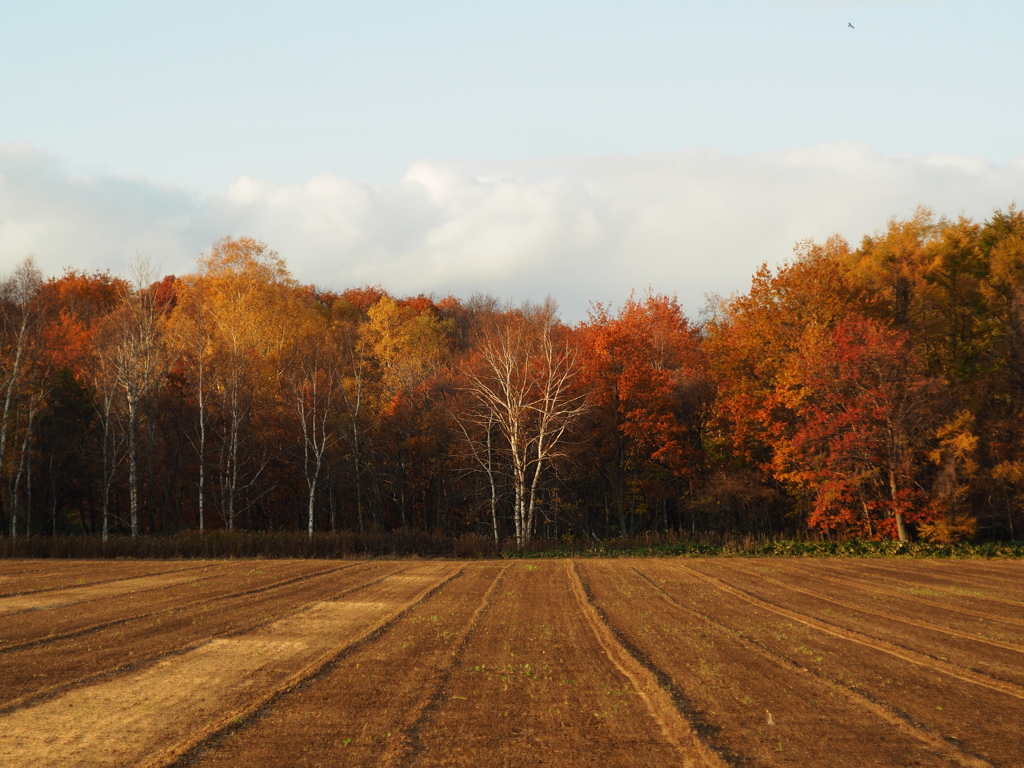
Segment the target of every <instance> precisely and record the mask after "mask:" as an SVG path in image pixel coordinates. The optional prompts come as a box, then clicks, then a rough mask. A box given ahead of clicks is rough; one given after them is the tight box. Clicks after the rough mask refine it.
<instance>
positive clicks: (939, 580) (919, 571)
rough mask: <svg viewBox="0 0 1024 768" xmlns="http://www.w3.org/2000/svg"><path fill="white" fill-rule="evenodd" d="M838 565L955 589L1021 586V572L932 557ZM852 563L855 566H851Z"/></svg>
mask: <svg viewBox="0 0 1024 768" xmlns="http://www.w3.org/2000/svg"><path fill="white" fill-rule="evenodd" d="M834 565H835V566H836V567H837V568H838V569H840V570H851V571H853V572H860V573H865V574H875V575H878V576H882V577H889V576H895V577H897V578H902V579H904V580H908V581H914V580H915V579H917V580H920V581H921V582H922V583H923V584H925V585H930V584H932V583H936V584H946V585H948V588H950V589H952V590H954V591H955V590H957V589H965V588H967V589H989V590H993V591H996V592H999V591H1002V590H1006V589H1010V590H1013V591H1018V590H1019V581H1017V579H1019V576H1018V575H1017V574H1012V575H1010V576H1009V577H1006V578H1004V577H1001V576H998V575H993V574H984V573H978V572H977V571H969V570H965V569H963V568H957V567H955V566H956V565H957V564H956V563H943V564H941V565H940V564H939V563H936V562H934V561H928V560H913V561H911V562H909V563H900V564H899V566H897V567H893V566H892V565H891V564H890V563H889V562H887V561H880V562H879V561H870V560H869V561H858V562H856V563H849V562H838V563H834ZM851 566H852V567H851Z"/></svg>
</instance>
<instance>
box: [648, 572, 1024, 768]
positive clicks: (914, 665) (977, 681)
mask: <svg viewBox="0 0 1024 768" xmlns="http://www.w3.org/2000/svg"><path fill="white" fill-rule="evenodd" d="M672 570H674V571H675V575H674V576H673V574H672V573H671V571H669V572H668V573H667V574H666V576H668V577H669V578H668V580H667V582H666V584H665V585H664V586H665V589H666V591H668V592H670V593H672V594H673V596H674V597H676V598H677V599H681V600H690V601H694V602H696V603H697V604H698V605H699V606H700V608H701V610H702V611H703V612H705V613H707V614H709V615H714V616H715V617H716V619H717V620H718V621H720V622H721V623H722V624H724V625H726V626H728V627H730V628H731V629H733V630H734V631H737V632H740V633H742V634H743V636H744V637H745V638H746V639H748V640H750V641H752V642H754V643H756V644H758V645H760V646H761V647H763V648H765V649H766V650H768V651H770V652H772V653H774V654H776V655H778V656H781V657H783V658H786V659H788V660H790V661H791V662H792V663H793V664H795V665H797V666H799V667H801V668H806V669H808V671H810V672H812V673H814V674H817V675H820V676H822V677H823V678H825V679H828V680H831V681H832V682H834V683H835V684H837V685H841V686H844V687H847V688H849V689H850V690H852V691H854V692H856V693H858V694H860V695H863V696H865V697H866V698H868V699H870V700H871V701H873V702H876V703H878V704H880V705H881V706H883V707H884V708H885V709H887V710H889V711H890V712H893V713H895V714H896V715H898V716H900V717H902V718H903V719H905V720H906V721H907V722H909V723H912V724H914V725H915V726H917V727H920V728H921V729H923V731H924V732H925V733H928V734H931V735H933V736H936V737H940V738H942V739H943V740H946V741H948V742H951V743H953V744H958V745H960V746H961V748H962V749H963V751H964V753H965V754H969V755H971V754H973V755H977V756H980V757H981V758H984V759H987V760H990V761H994V762H996V763H997V764H1006V765H1013V764H1014V763H1015V762H1016V761H1017V757H1018V756H1019V755H1020V754H1024V731H1021V729H1020V728H1019V727H1018V725H1017V724H1019V723H1020V722H1024V697H1020V694H1024V690H1022V689H1020V688H1019V687H1017V686H1014V685H1012V684H1010V683H1005V682H1002V681H998V680H992V679H991V678H988V677H987V676H985V675H982V674H980V673H977V672H974V671H972V670H970V669H966V668H963V667H959V666H957V665H955V664H951V663H949V662H946V661H944V660H941V659H934V658H932V657H930V656H927V655H925V654H920V653H914V652H908V651H907V650H906V649H903V648H900V647H898V646H897V645H895V644H893V643H888V642H885V641H884V640H882V641H879V640H876V639H874V638H872V637H868V636H866V635H864V634H861V633H854V632H851V631H849V630H845V629H842V628H839V627H836V626H835V625H829V624H828V623H827V622H824V621H820V620H818V619H814V618H811V617H802V616H800V615H799V614H797V613H796V612H788V611H785V609H779V608H777V607H775V606H772V605H770V604H768V603H766V602H765V601H760V600H759V599H758V598H756V597H753V596H751V595H748V594H746V593H743V592H742V591H741V590H736V589H734V588H731V587H729V585H728V584H727V583H726V582H724V581H722V580H720V579H717V576H715V577H712V580H711V581H708V580H706V578H705V579H702V581H704V583H705V584H709V585H710V586H716V587H717V589H716V590H713V591H711V592H710V593H707V592H705V591H703V590H701V591H696V590H693V588H692V579H691V578H689V576H690V574H692V575H694V576H697V573H698V570H699V571H701V572H705V571H706V572H709V573H710V572H711V571H716V572H718V574H720V575H725V572H726V571H728V570H729V564H728V562H722V563H719V562H716V561H710V560H705V561H695V562H687V563H685V564H684V563H682V562H679V561H677V563H675V564H673V568H672ZM663 578H664V576H663ZM698 578H700V577H699V576H698Z"/></svg>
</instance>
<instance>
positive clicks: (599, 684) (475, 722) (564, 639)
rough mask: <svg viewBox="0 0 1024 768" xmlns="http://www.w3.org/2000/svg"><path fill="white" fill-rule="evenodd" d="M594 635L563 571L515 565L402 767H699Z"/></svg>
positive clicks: (549, 565)
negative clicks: (667, 732)
mask: <svg viewBox="0 0 1024 768" xmlns="http://www.w3.org/2000/svg"><path fill="white" fill-rule="evenodd" d="M595 630H596V628H595V627H594V626H593V625H592V624H591V621H590V617H588V615H587V613H586V612H585V611H584V610H583V608H582V606H581V605H580V604H579V601H578V600H577V597H576V595H575V594H574V591H573V584H572V580H571V578H570V573H569V572H568V571H567V569H566V567H565V565H564V564H563V563H559V562H553V561H542V562H538V563H536V564H533V563H516V564H515V565H513V566H512V568H511V569H510V570H509V572H508V574H507V576H506V578H505V580H504V581H503V582H502V584H501V586H500V588H499V589H498V590H497V593H496V594H495V596H494V598H493V599H492V601H491V608H490V610H489V611H488V612H487V613H486V614H485V615H484V616H483V617H482V618H481V620H480V623H479V625H478V627H477V629H476V632H474V634H473V636H472V637H471V638H470V640H469V643H468V645H467V647H466V650H465V653H464V654H463V655H462V657H461V658H460V660H459V663H458V664H457V666H456V667H455V668H454V669H453V670H452V674H451V677H450V679H448V680H447V681H446V682H445V684H444V685H443V686H442V688H441V689H440V690H439V692H438V693H437V695H436V696H435V698H434V700H433V701H432V702H431V704H430V705H429V706H428V708H427V712H426V716H425V717H424V718H423V720H422V721H421V722H420V724H419V726H418V728H417V731H416V733H415V735H414V737H413V740H412V744H411V749H410V754H409V755H408V757H407V759H406V760H405V761H404V762H403V763H402V764H406V765H415V766H420V765H423V766H426V765H431V766H433V765H448V766H477V765H487V766H513V765H514V766H527V765H544V766H551V765H561V766H650V765H666V766H668V765H672V766H678V765H686V764H690V765H695V764H696V765H699V764H700V762H699V761H700V754H699V753H697V752H694V753H691V754H689V755H686V756H684V755H681V754H680V753H679V751H678V749H677V746H676V745H675V744H673V743H672V742H671V741H670V740H669V739H667V738H666V736H665V734H664V732H663V729H662V727H661V725H660V723H659V720H658V718H657V714H660V713H656V712H652V710H651V708H650V704H649V701H648V700H647V699H645V697H644V696H642V695H640V694H639V693H638V691H637V690H636V688H635V683H634V681H633V680H631V679H630V677H629V676H628V675H627V674H625V673H624V672H623V671H622V670H621V669H620V668H619V667H618V666H617V665H616V663H615V662H614V661H613V660H611V659H609V657H608V652H607V650H606V649H605V647H604V646H603V645H602V643H601V640H600V639H599V632H598V631H595ZM667 714H671V713H667Z"/></svg>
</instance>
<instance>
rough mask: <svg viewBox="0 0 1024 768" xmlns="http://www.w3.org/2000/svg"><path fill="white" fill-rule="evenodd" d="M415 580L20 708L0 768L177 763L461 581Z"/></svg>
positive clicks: (430, 574) (427, 573)
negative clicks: (442, 588)
mask: <svg viewBox="0 0 1024 768" xmlns="http://www.w3.org/2000/svg"><path fill="white" fill-rule="evenodd" d="M406 573H410V574H411V575H399V576H391V577H389V578H385V579H383V580H382V581H381V582H380V583H378V584H377V585H375V586H374V587H373V589H372V590H369V591H366V590H363V591H361V592H360V594H359V600H353V599H346V600H342V601H328V602H323V601H319V602H317V603H316V604H314V605H312V606H310V607H309V608H307V609H305V610H303V611H300V612H298V613H291V614H289V615H288V616H286V617H284V618H282V619H280V620H278V621H275V622H273V623H272V624H270V625H268V626H265V627H263V628H262V629H260V630H258V631H252V632H247V633H245V634H244V635H241V636H236V637H233V638H222V639H218V640H214V641H211V642H208V643H204V644H203V645H202V646H201V647H198V648H195V649H193V650H191V651H189V652H187V653H183V654H180V655H176V656H175V657H173V658H169V659H165V660H163V661H162V662H161V663H160V664H157V665H150V666H149V667H148V668H147V669H145V670H140V671H138V672H137V673H136V674H132V675H128V676H122V677H119V678H116V679H114V680H111V681H109V682H106V683H102V684H97V685H93V686H89V687H87V688H82V689H78V690H75V691H72V692H70V693H68V694H65V695H63V696H61V697H59V698H57V699H54V700H53V701H50V702H46V703H44V704H41V705H38V706H34V707H30V708H25V709H21V710H18V711H16V712H14V713H12V714H10V715H8V716H6V717H4V718H2V719H0V734H2V735H0V762H2V763H3V764H4V765H10V766H12V768H13V767H14V766H27V765H53V764H55V763H60V764H61V765H66V766H73V765H126V764H131V765H136V766H139V765H145V766H156V765H165V764H168V763H170V762H172V761H174V760H176V759H177V757H178V756H179V755H180V754H181V753H182V752H183V751H185V750H188V749H190V748H192V747H193V746H195V744H197V743H199V742H200V741H202V740H203V739H205V738H207V737H209V736H210V735H212V734H213V733H216V732H217V731H220V730H223V729H224V728H227V727H230V726H231V725H232V723H233V722H234V721H237V720H240V719H243V718H244V717H246V716H247V715H249V714H251V713H252V712H254V711H255V710H257V709H259V708H260V707H262V706H263V705H264V704H266V703H267V702H268V701H269V700H271V699H272V698H273V697H275V696H277V695H279V694H280V693H281V692H282V691H284V690H287V689H288V688H290V687H292V686H294V685H296V684H297V683H299V682H301V681H302V680H303V679H305V678H307V677H308V676H310V675H312V674H315V673H316V672H317V671H318V670H319V669H320V668H322V667H323V666H324V665H325V664H327V663H329V662H330V661H331V660H332V659H334V658H336V657H337V656H338V655H339V654H341V653H344V652H346V650H348V649H351V648H352V647H353V646H355V645H356V644H358V643H360V642H364V641H365V640H366V639H367V638H369V637H371V636H373V635H374V633H377V632H381V631H382V629H383V628H384V627H385V626H386V625H387V623H388V622H389V621H393V620H394V618H395V617H396V616H398V615H400V614H401V613H402V612H404V611H407V610H408V608H409V606H410V604H414V603H415V602H416V601H418V600H422V599H425V598H426V597H427V596H428V595H429V594H430V593H431V592H432V591H433V590H436V589H437V588H439V586H440V585H441V584H443V583H445V582H446V581H448V580H450V579H452V578H453V577H454V575H455V574H454V573H453V570H452V569H451V567H438V566H436V565H434V566H421V567H418V568H416V567H413V568H409V569H407V570H406ZM439 574H440V575H441V578H440V579H439V578H438V575H439ZM72 715H73V717H72Z"/></svg>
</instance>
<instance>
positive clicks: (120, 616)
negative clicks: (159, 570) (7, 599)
mask: <svg viewBox="0 0 1024 768" xmlns="http://www.w3.org/2000/svg"><path fill="white" fill-rule="evenodd" d="M303 565H305V563H304V564H303ZM355 565H356V563H350V564H347V565H342V566H336V567H334V568H323V569H321V570H319V571H310V572H308V573H301V574H300V575H298V576H292V577H290V578H286V579H281V580H279V581H275V582H272V583H269V584H263V585H261V586H258V587H252V588H250V589H243V590H237V589H236V590H234V591H226V592H225V593H224V594H219V595H213V596H210V597H206V598H204V599H202V600H192V601H189V602H180V598H175V597H174V596H172V595H169V594H167V593H169V592H171V590H172V589H173V588H174V587H173V586H168V587H164V588H163V592H164V594H161V595H160V596H159V597H160V598H163V602H164V603H169V607H160V608H155V609H154V610H149V611H145V612H143V613H135V614H130V615H124V610H123V608H122V606H121V605H119V604H118V603H117V602H116V601H113V604H111V605H109V606H108V605H104V608H105V609H108V612H107V615H115V616H117V618H114V619H107V620H104V621H97V622H94V623H91V624H84V625H82V626H78V627H75V628H74V629H70V630H67V631H63V632H56V631H54V629H53V628H52V627H51V629H50V631H49V632H46V631H42V632H39V631H38V630H36V632H35V634H33V628H32V627H24V626H22V627H19V629H20V630H21V631H22V634H23V635H28V636H29V637H31V638H32V639H29V640H22V641H20V642H11V643H10V644H9V645H3V643H7V642H9V638H3V639H0V654H4V653H10V652H12V651H18V650H22V649H25V648H30V647H32V646H36V645H44V644H46V643H52V642H55V641H58V640H67V639H69V638H73V637H81V636H83V635H86V634H89V633H90V632H96V631H98V630H101V629H106V628H108V627H115V626H119V625H122V624H128V623H129V622H132V621H139V620H141V619H148V618H151V617H153V616H157V615H160V614H165V613H172V612H173V611H180V610H185V609H188V608H197V607H200V606H204V605H212V604H213V603H216V602H220V601H223V600H231V599H233V598H237V597H243V596H246V595H255V594H259V593H260V592H268V591H270V590H272V589H277V588H278V587H283V586H287V585H288V584H294V583H296V582H300V581H305V580H307V579H311V578H314V577H317V576H325V575H327V574H331V573H337V572H338V571H343V570H347V569H348V568H352V567H354V566H355ZM306 567H308V566H306ZM277 575H279V574H277ZM218 576H220V574H218V575H215V576H207V577H203V579H197V580H196V581H203V580H209V579H214V578H218ZM182 586H189V585H182ZM228 589H231V588H230V587H229V588H228ZM190 596H191V595H189V597H190ZM176 600H178V601H177V602H176ZM152 603H153V601H152V600H150V602H149V604H150V606H152ZM5 632H6V634H8V635H10V634H12V633H11V632H10V631H9V630H7V629H5Z"/></svg>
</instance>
